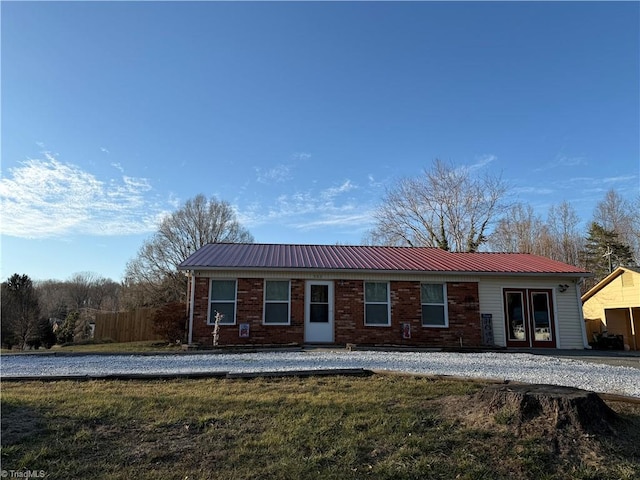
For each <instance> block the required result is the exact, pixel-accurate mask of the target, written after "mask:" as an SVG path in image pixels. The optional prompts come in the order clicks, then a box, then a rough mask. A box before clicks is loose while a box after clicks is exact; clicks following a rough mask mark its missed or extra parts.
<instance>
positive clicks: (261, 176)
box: [255, 164, 291, 183]
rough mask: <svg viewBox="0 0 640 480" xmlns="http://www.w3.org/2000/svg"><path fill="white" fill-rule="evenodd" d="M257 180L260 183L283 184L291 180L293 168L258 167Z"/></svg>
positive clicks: (283, 165) (286, 166)
mask: <svg viewBox="0 0 640 480" xmlns="http://www.w3.org/2000/svg"><path fill="white" fill-rule="evenodd" d="M255 170H256V174H257V177H256V180H257V181H258V182H260V183H281V182H286V181H287V180H291V167H290V166H289V165H285V164H280V165H276V166H275V167H273V168H269V169H264V168H259V167H256V169H255Z"/></svg>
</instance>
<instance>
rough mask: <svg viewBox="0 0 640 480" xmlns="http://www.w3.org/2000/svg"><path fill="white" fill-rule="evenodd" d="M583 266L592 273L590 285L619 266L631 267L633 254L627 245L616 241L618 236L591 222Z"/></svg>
mask: <svg viewBox="0 0 640 480" xmlns="http://www.w3.org/2000/svg"><path fill="white" fill-rule="evenodd" d="M583 259H584V266H585V268H586V269H587V270H589V271H590V272H591V273H593V275H594V276H593V278H592V279H590V282H589V283H591V284H592V285H595V284H596V283H597V282H599V281H600V280H602V279H603V278H604V277H606V276H607V275H609V274H610V273H611V272H612V271H613V270H615V269H616V268H618V267H619V266H631V265H633V263H634V262H633V253H632V252H631V248H630V247H629V245H627V244H625V243H623V242H621V241H620V240H619V239H618V234H617V233H616V232H614V231H613V230H607V229H606V228H604V227H603V226H602V225H600V224H599V223H596V222H592V223H591V225H590V226H589V231H588V234H587V238H586V242H585V247H584V251H583Z"/></svg>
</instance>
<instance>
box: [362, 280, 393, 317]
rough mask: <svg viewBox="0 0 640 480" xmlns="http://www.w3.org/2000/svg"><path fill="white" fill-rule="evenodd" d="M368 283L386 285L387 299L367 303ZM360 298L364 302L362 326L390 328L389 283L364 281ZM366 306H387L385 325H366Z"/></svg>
mask: <svg viewBox="0 0 640 480" xmlns="http://www.w3.org/2000/svg"><path fill="white" fill-rule="evenodd" d="M368 283H381V284H383V285H386V288H387V299H386V301H385V302H369V301H367V284H368ZM362 296H363V300H364V326H365V327H390V326H391V282H380V281H373V280H372V281H364V282H363V291H362ZM367 305H386V306H387V323H368V322H367Z"/></svg>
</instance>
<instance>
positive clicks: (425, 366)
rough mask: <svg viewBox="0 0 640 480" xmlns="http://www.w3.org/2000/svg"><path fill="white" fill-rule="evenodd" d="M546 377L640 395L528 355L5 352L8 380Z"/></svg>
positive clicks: (616, 377) (625, 377)
mask: <svg viewBox="0 0 640 480" xmlns="http://www.w3.org/2000/svg"><path fill="white" fill-rule="evenodd" d="M347 368H362V369H369V370H388V371H399V372H409V373H421V374H430V375H452V376H461V377H474V378H487V379H498V380H512V381H518V382H525V383H545V384H553V385H564V386H571V387H577V388H582V389H585V390H592V391H595V392H600V393H613V394H620V395H629V396H633V397H640V369H636V368H631V367H626V366H616V365H605V364H599V363H589V362H585V361H581V360H578V359H570V358H557V357H552V356H540V355H531V354H528V353H496V352H488V353H449V352H447V353H443V352H373V351H353V352H349V351H323V350H310V351H302V352H300V351H296V352H261V353H234V354H192V355H175V354H173V355H78V356H53V355H3V356H2V357H1V358H0V372H1V375H2V377H3V378H7V377H19V376H67V375H91V376H100V375H110V374H131V373H133V374H172V373H203V372H231V373H241V372H276V371H291V370H319V369H347Z"/></svg>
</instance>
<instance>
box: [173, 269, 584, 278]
mask: <svg viewBox="0 0 640 480" xmlns="http://www.w3.org/2000/svg"><path fill="white" fill-rule="evenodd" d="M178 269H179V270H187V271H197V272H229V271H233V272H243V271H245V272H246V271H255V270H264V271H269V272H278V273H282V272H300V271H312V272H314V273H322V274H330V273H340V274H345V273H364V274H378V275H379V274H384V273H389V274H403V275H407V274H408V275H425V274H436V275H478V276H492V277H500V276H505V275H508V276H518V277H548V276H554V277H567V278H588V277H591V276H593V275H592V274H591V273H589V272H510V271H503V272H490V271H475V270H391V269H389V270H385V269H355V268H343V269H335V268H309V267H287V268H285V267H264V266H255V267H211V266H189V267H178Z"/></svg>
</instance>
